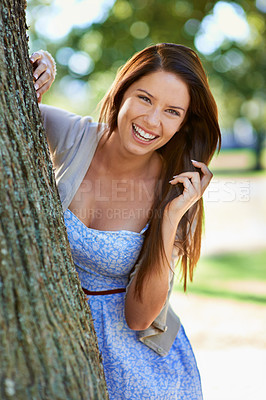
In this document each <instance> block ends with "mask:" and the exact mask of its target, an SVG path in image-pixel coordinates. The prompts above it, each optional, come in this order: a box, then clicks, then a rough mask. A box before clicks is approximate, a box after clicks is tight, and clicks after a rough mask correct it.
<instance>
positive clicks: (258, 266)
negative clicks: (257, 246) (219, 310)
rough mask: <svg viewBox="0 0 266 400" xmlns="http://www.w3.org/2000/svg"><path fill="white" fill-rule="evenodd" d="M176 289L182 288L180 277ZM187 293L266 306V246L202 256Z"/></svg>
mask: <svg viewBox="0 0 266 400" xmlns="http://www.w3.org/2000/svg"><path fill="white" fill-rule="evenodd" d="M175 290H178V291H181V290H182V288H181V284H180V282H179V280H178V279H176V283H175ZM188 292H189V293H195V294H202V295H208V296H212V297H224V298H233V299H236V300H241V301H252V302H256V303H261V304H265V305H266V249H265V250H262V251H259V252H253V253H251V252H249V253H244V252H242V253H228V254H220V255H213V256H208V257H207V256H205V257H202V258H201V259H200V261H199V263H198V265H197V268H196V271H195V274H194V281H193V283H189V285H188Z"/></svg>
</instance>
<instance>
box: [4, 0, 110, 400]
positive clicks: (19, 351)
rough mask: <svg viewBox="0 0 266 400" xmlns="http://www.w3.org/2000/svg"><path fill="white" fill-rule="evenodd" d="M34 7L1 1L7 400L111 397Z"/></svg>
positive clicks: (19, 0)
mask: <svg viewBox="0 0 266 400" xmlns="http://www.w3.org/2000/svg"><path fill="white" fill-rule="evenodd" d="M25 6H26V3H25V1H24V0H1V3H0V82H1V83H0V85H1V86H0V129H1V134H0V155H1V158H0V217H1V220H0V398H1V399H2V400H5V399H13V398H14V399H16V400H27V399H35V400H39V399H46V400H59V399H62V400H67V399H69V400H79V399H107V398H108V395H107V391H106V386H105V381H104V374H103V369H102V366H101V363H100V356H99V352H98V346H97V341H96V336H95V332H94V329H93V325H92V318H91V315H90V311H89V308H88V306H87V304H86V301H85V296H84V295H83V292H82V290H81V287H80V284H79V281H78V278H77V276H76V272H75V269H74V266H73V262H72V258H71V254H70V249H69V245H68V241H67V236H66V230H65V226H64V222H63V215H62V209H61V203H60V200H59V196H58V193H57V190H56V186H55V180H54V176H53V171H52V165H51V162H50V158H49V152H48V148H47V144H46V141H45V135H44V130H43V126H42V122H41V118H40V113H39V109H38V105H37V102H36V96H35V94H34V88H33V83H32V70H31V65H30V63H29V61H28V45H27V37H26V22H25Z"/></svg>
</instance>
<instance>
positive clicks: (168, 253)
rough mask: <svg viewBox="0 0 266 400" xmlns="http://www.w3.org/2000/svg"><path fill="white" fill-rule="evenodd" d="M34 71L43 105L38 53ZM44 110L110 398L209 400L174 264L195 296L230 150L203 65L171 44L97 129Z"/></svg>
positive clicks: (119, 88) (141, 56)
mask: <svg viewBox="0 0 266 400" xmlns="http://www.w3.org/2000/svg"><path fill="white" fill-rule="evenodd" d="M32 63H33V65H34V71H35V72H34V75H37V82H36V83H37V85H38V89H37V94H39V99H41V95H42V94H43V93H44V92H45V91H46V90H47V88H48V87H49V86H50V84H51V82H52V80H53V79H52V77H51V74H49V72H48V71H49V67H48V68H47V65H48V66H49V65H51V60H49V57H48V59H47V54H46V55H45V54H43V53H41V52H39V53H36V54H35V55H33V56H32ZM45 65H46V67H45ZM40 109H41V112H42V115H43V118H44V125H45V129H46V132H47V138H48V143H49V146H50V150H51V155H52V161H53V164H54V167H55V175H56V180H57V185H58V189H59V193H60V197H61V200H62V205H63V209H64V216H65V223H66V227H67V231H68V238H69V242H70V246H71V249H72V256H73V259H74V262H75V265H76V268H77V271H78V274H79V277H80V280H81V283H82V286H83V290H84V292H85V293H87V294H88V301H89V304H90V307H91V312H92V316H93V319H94V326H95V330H96V333H97V337H98V341H99V348H100V351H101V353H102V357H103V365H104V369H105V376H106V381H107V387H108V391H109V396H110V399H113V400H114V399H115V400H119V399H121V400H122V399H132V400H133V399H136V400H139V399H149V400H150V399H155V400H156V399H158V400H159V399H160V400H169V399H176V400H177V399H179V400H190V399H194V400H200V399H202V393H201V384H200V376H199V372H198V369H197V364H196V361H195V358H194V355H193V351H192V349H191V346H190V343H189V341H188V339H187V337H186V334H185V332H184V329H183V327H182V325H181V324H180V321H179V318H178V317H177V316H176V315H175V314H174V313H173V311H172V310H171V308H170V307H169V296H170V294H171V290H172V286H173V275H174V268H175V262H176V260H177V259H180V260H181V272H182V275H183V279H184V288H186V284H187V275H189V277H190V279H191V280H192V276H193V270H194V267H195V265H196V263H197V261H198V258H199V253H200V244H201V226H202V215H203V205H202V194H203V193H204V191H205V189H206V187H207V186H208V184H209V182H210V180H211V178H212V174H211V172H210V171H209V169H208V167H207V164H208V163H209V162H210V159H211V157H212V155H213V153H214V151H215V149H216V146H217V144H218V143H219V142H220V130H219V125H218V121H217V108H216V104H215V101H214V99H213V96H212V94H211V92H210V89H209V86H208V83H207V78H206V76H205V73H204V71H203V68H202V65H201V62H200V60H199V58H198V56H197V55H196V54H195V52H193V51H192V50H191V49H189V48H187V47H184V46H181V45H175V44H170V43H163V44H158V45H155V46H151V47H148V48H146V49H144V50H143V51H141V52H139V53H137V54H136V55H135V56H133V57H132V59H131V60H129V61H128V62H127V63H126V64H125V66H124V67H123V68H122V69H121V70H120V71H119V73H118V75H117V78H116V80H115V81H114V83H113V85H112V87H111V89H110V90H109V92H108V93H107V95H106V97H105V98H104V100H103V103H102V109H101V114H100V123H99V124H94V123H92V121H91V119H90V118H88V117H85V118H82V117H79V116H77V115H73V114H69V113H67V112H65V111H62V110H59V109H57V108H54V107H48V106H40ZM194 159H197V160H200V161H194ZM140 211H141V212H140Z"/></svg>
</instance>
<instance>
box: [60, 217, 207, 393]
mask: <svg viewBox="0 0 266 400" xmlns="http://www.w3.org/2000/svg"><path fill="white" fill-rule="evenodd" d="M64 218H65V223H66V227H67V232H68V239H69V242H70V247H71V251H72V256H73V260H74V263H75V265H76V268H77V271H78V274H79V277H80V280H81V284H82V286H83V287H84V288H85V289H87V290H91V291H101V290H111V289H117V288H125V287H126V286H127V283H128V278H129V273H130V271H131V269H132V267H133V266H134V264H135V262H136V260H137V258H138V255H139V252H140V249H141V246H142V243H143V240H144V237H143V233H144V231H145V229H146V228H144V230H143V231H142V232H140V233H136V232H131V231H126V230H120V231H99V230H95V229H91V228H88V227H87V226H85V225H84V224H83V223H82V222H81V221H80V220H79V219H78V218H77V217H76V216H75V215H74V214H73V213H72V212H71V211H70V210H66V211H65V213H64ZM88 301H89V305H90V308H91V313H92V317H93V320H94V327H95V330H96V334H97V337H98V344H99V349H100V352H101V354H102V359H103V366H104V371H105V377H106V383H107V388H108V392H109V397H110V400H124V399H130V400H145V399H147V400H201V399H202V392H201V383H200V376H199V372H198V368H197V364H196V361H195V358H194V354H193V351H192V349H191V346H190V343H189V341H188V339H187V337H186V334H185V332H184V329H183V327H182V326H181V328H180V330H179V332H178V334H177V337H176V339H175V341H174V344H173V345H172V347H171V350H170V352H169V353H168V355H167V356H165V357H161V356H160V355H158V354H157V353H155V352H154V351H153V350H151V349H150V348H149V347H147V346H145V345H144V344H143V343H142V342H140V341H139V340H138V338H137V334H136V332H135V331H133V330H131V329H129V328H128V326H127V323H126V321H125V316H124V302H125V293H115V294H108V295H97V296H89V299H88Z"/></svg>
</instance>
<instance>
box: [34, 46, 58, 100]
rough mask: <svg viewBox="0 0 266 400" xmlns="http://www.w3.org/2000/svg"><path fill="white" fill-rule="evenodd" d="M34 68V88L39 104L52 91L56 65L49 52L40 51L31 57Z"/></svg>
mask: <svg viewBox="0 0 266 400" xmlns="http://www.w3.org/2000/svg"><path fill="white" fill-rule="evenodd" d="M30 62H31V63H32V66H33V78H34V82H35V83H34V87H35V89H36V95H37V99H38V103H40V102H41V100H42V96H43V94H44V93H45V92H47V90H49V89H50V87H51V85H52V83H53V81H54V80H55V75H56V64H55V61H54V59H53V57H52V56H51V54H50V53H48V51H45V50H39V51H36V52H35V53H33V54H32V55H31V57H30Z"/></svg>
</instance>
